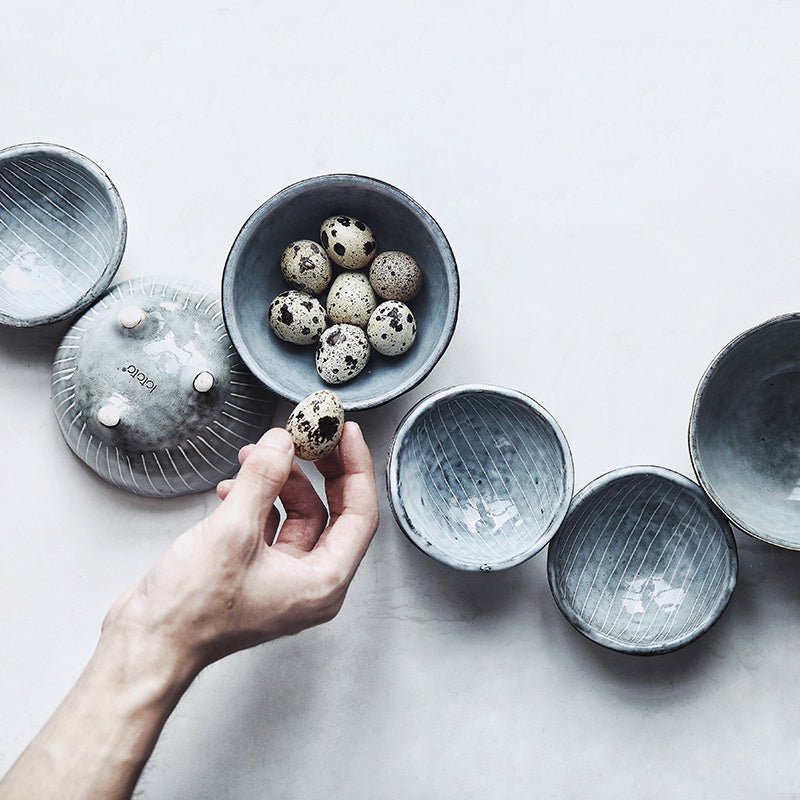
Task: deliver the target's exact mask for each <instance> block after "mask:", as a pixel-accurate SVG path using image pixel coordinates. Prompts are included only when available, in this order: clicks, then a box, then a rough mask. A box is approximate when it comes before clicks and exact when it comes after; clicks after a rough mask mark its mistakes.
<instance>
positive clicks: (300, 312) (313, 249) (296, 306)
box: [269, 216, 422, 384]
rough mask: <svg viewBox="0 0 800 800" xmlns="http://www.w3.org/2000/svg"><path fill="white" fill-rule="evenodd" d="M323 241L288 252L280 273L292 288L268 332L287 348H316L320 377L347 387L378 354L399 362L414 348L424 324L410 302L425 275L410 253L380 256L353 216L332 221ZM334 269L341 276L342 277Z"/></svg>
mask: <svg viewBox="0 0 800 800" xmlns="http://www.w3.org/2000/svg"><path fill="white" fill-rule="evenodd" d="M319 238H320V242H321V244H318V243H317V242H312V241H310V240H308V239H303V240H301V241H297V242H292V243H291V244H290V245H289V246H288V247H287V248H286V249H285V250H284V251H283V254H282V255H281V262H280V266H281V272H282V273H283V276H284V278H285V279H286V281H287V282H288V283H289V285H290V286H292V287H293V288H292V289H290V290H288V291H286V292H281V294H279V295H278V296H277V297H276V298H275V299H274V300H273V301H272V303H270V306H269V325H270V327H271V328H272V330H273V331H274V333H275V335H276V336H277V337H278V338H279V339H282V340H283V341H285V342H291V343H293V344H298V345H311V344H315V343H316V345H317V354H316V364H317V372H318V373H319V376H320V377H321V378H322V380H323V381H325V382H326V383H330V384H338V383H345V382H346V381H349V380H351V379H352V378H355V377H356V375H358V374H359V373H360V372H361V371H362V370H363V369H364V367H365V366H366V365H367V362H368V361H369V357H370V353H371V351H372V350H375V351H377V352H378V353H380V354H381V355H384V356H399V355H402V354H403V353H405V352H407V351H408V350H409V348H410V347H411V346H412V345H413V344H414V340H415V339H416V336H417V324H416V321H415V320H414V314H413V313H412V311H411V309H410V308H409V307H408V305H407V303H408V302H409V301H411V300H412V299H413V298H414V297H415V296H416V294H417V292H419V290H420V287H421V285H422V271H421V270H420V268H419V266H418V264H417V262H416V261H415V260H414V259H413V258H412V257H411V256H409V255H407V254H406V253H401V252H400V251H397V250H390V251H386V252H383V253H379V254H378V253H377V245H376V242H375V237H374V236H373V234H372V231H371V230H370V229H369V227H368V226H367V225H366V224H365V223H364V222H362V221H361V220H358V219H355V218H353V217H348V216H334V217H328V219H326V220H325V221H324V222H323V223H322V227H321V228H320V234H319ZM331 262H332V263H331ZM333 265H336V266H338V267H341V269H342V271H341V272H340V273H339V274H338V275H336V277H334V269H333ZM326 290H327V295H326V297H325V299H324V305H323V303H322V302H321V300H320V299H319V298H320V297H321V296H322V294H323V292H325V291H326ZM379 300H380V302H379Z"/></svg>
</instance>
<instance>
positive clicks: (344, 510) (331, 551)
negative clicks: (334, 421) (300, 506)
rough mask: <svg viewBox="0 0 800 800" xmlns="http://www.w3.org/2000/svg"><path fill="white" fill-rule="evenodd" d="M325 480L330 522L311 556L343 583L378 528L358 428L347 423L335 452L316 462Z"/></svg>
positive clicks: (364, 446)
mask: <svg viewBox="0 0 800 800" xmlns="http://www.w3.org/2000/svg"><path fill="white" fill-rule="evenodd" d="M317 468H318V469H319V471H320V472H321V473H322V475H323V476H324V477H325V490H326V494H327V497H328V507H329V508H330V514H331V521H330V524H329V526H328V528H327V529H326V530H325V531H324V532H323V534H322V535H321V536H320V538H319V542H318V543H317V546H316V547H315V548H314V553H315V554H316V553H319V555H318V557H319V558H321V559H329V560H331V561H332V564H333V567H334V569H335V570H336V571H337V572H339V573H340V574H341V575H342V576H343V577H345V580H349V579H350V578H351V577H352V575H353V574H354V573H355V571H356V568H357V567H358V564H359V563H360V561H361V559H362V558H363V556H364V553H365V552H366V551H367V547H369V543H370V542H371V541H372V537H373V535H374V534H375V530H376V529H377V527H378V492H377V489H376V487H375V473H374V470H373V466H372V456H371V455H370V452H369V448H368V447H367V444H366V442H365V441H364V437H363V435H362V433H361V428H359V426H358V425H357V424H356V423H355V422H347V423H346V424H345V426H344V432H343V433H342V439H341V441H340V442H339V446H338V447H337V449H336V450H335V451H334V452H333V453H331V455H329V456H326V457H325V458H324V459H321V460H320V461H318V462H317Z"/></svg>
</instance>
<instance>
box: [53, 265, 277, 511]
mask: <svg viewBox="0 0 800 800" xmlns="http://www.w3.org/2000/svg"><path fill="white" fill-rule="evenodd" d="M131 306H133V307H138V308H141V309H142V310H143V311H144V312H145V314H146V318H145V321H144V322H142V323H141V325H139V326H138V327H136V328H134V329H132V330H130V329H125V328H123V327H122V326H121V325H120V324H119V322H118V316H119V313H120V311H121V310H122V309H124V308H127V307H131ZM204 371H207V372H210V373H211V374H212V375H213V376H214V378H215V383H214V386H213V388H212V389H211V390H210V391H208V392H205V393H200V392H198V391H196V390H195V388H194V380H195V378H196V377H197V375H198V374H199V373H201V372H204ZM52 398H53V406H54V409H55V413H56V416H57V419H58V424H59V426H60V428H61V432H62V433H63V435H64V438H65V439H66V441H67V443H68V444H69V446H70V448H71V449H72V451H73V452H74V453H75V454H76V455H77V456H78V457H79V458H80V459H81V460H82V461H83V462H84V463H86V464H87V465H88V466H89V467H91V469H93V470H94V471H95V472H96V473H97V474H98V475H100V477H101V478H104V479H105V480H107V481H109V482H111V483H113V484H115V485H116V486H119V487H120V488H122V489H126V490H128V491H131V492H135V493H136V494H142V495H148V496H152V497H169V496H173V495H183V494H190V493H192V492H200V491H204V490H206V489H210V488H211V487H213V486H215V485H216V483H217V482H218V481H220V480H223V479H224V478H229V477H231V476H232V475H233V474H234V473H235V472H236V471H237V469H238V466H239V465H238V461H237V453H238V451H239V449H240V448H241V447H242V446H244V445H245V444H247V443H248V442H253V441H256V440H257V439H258V438H259V437H260V435H261V434H262V433H263V432H264V431H265V430H266V429H267V428H268V427H269V424H270V422H271V420H272V415H273V412H274V408H275V398H274V396H272V395H270V394H268V393H267V392H266V391H265V390H264V388H263V387H262V386H261V385H260V384H259V382H258V381H256V380H255V379H254V378H253V376H252V375H251V374H250V372H249V370H248V369H247V368H246V367H245V366H244V364H243V363H242V362H241V359H240V358H239V356H238V355H237V353H236V351H235V350H234V348H233V345H232V344H231V342H230V340H229V338H228V335H227V333H226V331H225V325H224V322H223V320H222V309H221V307H220V300H219V296H218V293H217V291H216V290H212V289H210V288H209V287H206V286H203V285H202V284H199V283H197V282H189V281H185V282H181V281H167V280H161V279H158V278H136V279H134V280H131V281H126V282H124V283H120V284H117V285H116V286H114V287H112V288H111V290H110V291H109V292H108V293H107V294H106V295H105V296H103V297H102V298H100V300H98V302H97V303H96V304H95V305H94V306H92V308H91V309H89V311H87V312H86V313H85V314H84V315H83V316H82V317H81V318H80V319H78V320H77V321H76V322H75V324H74V325H73V326H72V327H71V328H70V330H69V331H68V332H67V334H66V336H65V337H64V340H63V341H62V343H61V345H60V347H59V349H58V352H57V353H56V356H55V361H54V362H53V374H52ZM108 405H111V406H113V407H114V408H116V409H118V411H119V414H120V421H119V424H118V425H117V426H115V427H106V426H104V425H103V424H101V423H100V422H99V420H98V418H97V413H98V411H99V409H100V408H102V407H103V406H108Z"/></svg>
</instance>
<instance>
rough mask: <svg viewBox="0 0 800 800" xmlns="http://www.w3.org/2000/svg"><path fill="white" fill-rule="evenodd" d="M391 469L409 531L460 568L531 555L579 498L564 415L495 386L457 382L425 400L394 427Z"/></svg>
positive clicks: (401, 519)
mask: <svg viewBox="0 0 800 800" xmlns="http://www.w3.org/2000/svg"><path fill="white" fill-rule="evenodd" d="M386 470H387V473H386V475H387V485H388V491H389V500H390V502H391V506H392V511H393V512H394V516H395V519H396V520H397V523H398V525H399V526H400V528H401V529H402V530H403V532H404V533H405V535H406V536H407V537H408V538H409V539H410V540H411V542H412V543H413V544H415V545H416V546H417V547H418V548H419V549H420V550H422V552H424V553H426V554H427V555H429V556H431V557H432V558H435V559H437V560H438V561H441V562H442V563H444V564H447V565H448V566H451V567H455V568H456V569H461V570H482V571H484V572H489V571H493V570H501V569H506V568H508V567H513V566H515V565H517V564H520V563H521V562H523V561H525V560H526V559H528V558H530V557H531V556H532V555H534V554H536V553H537V552H539V550H541V549H542V548H543V547H544V546H545V545H546V544H547V542H548V541H549V540H550V538H551V537H552V536H553V534H554V533H555V532H556V530H558V526H559V525H560V524H561V521H562V520H563V519H564V515H565V514H566V513H567V508H568V507H569V501H570V498H571V497H572V488H573V471H572V456H571V454H570V450H569V446H568V444H567V440H566V439H565V438H564V434H563V433H562V431H561V428H560V427H559V426H558V423H557V422H556V421H555V420H554V419H553V417H551V416H550V414H549V413H548V412H547V411H545V409H544V408H542V407H541V406H540V405H539V404H538V403H537V402H535V401H534V400H532V399H531V398H530V397H528V396H527V395H524V394H522V393H521V392H517V391H514V390H512V389H502V388H499V387H495V386H481V385H468V386H454V387H452V388H450V389H443V390H441V391H438V392H435V393H434V394H432V395H430V396H429V397H426V398H425V399H424V400H422V401H420V402H419V403H418V404H417V405H416V406H414V408H412V409H411V411H410V412H409V413H408V414H407V415H406V417H405V418H404V419H403V420H402V422H401V423H400V425H399V427H398V429H397V432H396V433H395V436H394V440H393V442H392V446H391V450H390V453H389V459H388V462H387V466H386Z"/></svg>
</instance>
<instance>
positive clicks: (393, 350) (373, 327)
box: [367, 300, 417, 356]
mask: <svg viewBox="0 0 800 800" xmlns="http://www.w3.org/2000/svg"><path fill="white" fill-rule="evenodd" d="M367 338H368V339H369V343H370V344H371V345H372V347H373V348H374V349H375V350H377V352H379V353H380V354H381V355H382V356H399V355H401V354H402V353H405V352H406V351H407V350H409V349H410V348H411V345H413V344H414V340H415V339H416V338H417V323H416V321H415V319H414V314H413V313H412V312H411V309H410V308H409V307H408V306H407V305H406V304H405V303H401V302H400V301H399V300H387V301H386V302H385V303H381V304H380V305H379V306H378V307H377V308H376V309H375V311H374V312H373V313H372V316H371V317H370V318H369V323H368V324H367Z"/></svg>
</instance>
